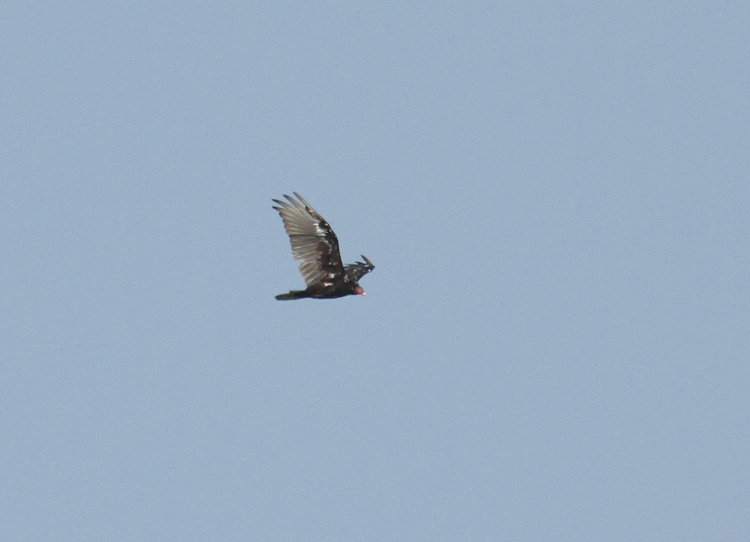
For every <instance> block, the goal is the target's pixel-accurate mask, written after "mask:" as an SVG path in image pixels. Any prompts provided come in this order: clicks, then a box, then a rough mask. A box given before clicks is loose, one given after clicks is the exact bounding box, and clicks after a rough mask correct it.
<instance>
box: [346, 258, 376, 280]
mask: <svg viewBox="0 0 750 542" xmlns="http://www.w3.org/2000/svg"><path fill="white" fill-rule="evenodd" d="M362 259H363V260H364V262H354V263H353V264H350V265H347V266H346V267H344V269H345V270H346V274H347V275H349V276H351V277H352V278H353V279H354V280H356V281H358V280H359V279H361V278H362V277H363V276H365V275H366V274H367V273H369V272H370V271H372V270H373V269H375V265H374V264H373V263H372V262H371V261H370V260H369V259H368V258H367V256H365V255H364V254H362Z"/></svg>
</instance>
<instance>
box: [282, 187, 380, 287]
mask: <svg viewBox="0 0 750 542" xmlns="http://www.w3.org/2000/svg"><path fill="white" fill-rule="evenodd" d="M294 195H295V196H297V199H294V198H292V197H289V196H287V195H286V194H284V197H285V198H286V199H287V200H289V202H288V203H287V202H286V201H281V200H277V199H275V200H273V202H274V203H276V204H277V205H274V207H273V208H274V209H276V210H277V211H278V212H279V214H280V215H281V218H282V220H283V221H284V228H285V229H286V233H287V234H288V235H289V241H290V242H291V243H292V253H293V254H294V259H295V260H302V263H301V264H299V270H300V273H302V277H303V278H304V279H305V284H307V289H305V290H291V291H290V292H289V293H288V294H279V295H277V296H276V299H301V298H303V297H317V298H318V299H329V298H334V297H343V296H345V295H354V294H359V295H365V291H364V290H363V289H362V287H361V286H360V285H359V283H358V282H357V281H358V280H359V279H361V278H362V277H363V276H364V275H366V274H367V273H369V272H370V271H372V270H373V269H375V266H374V265H373V264H372V262H371V261H370V260H368V259H367V256H364V255H363V256H362V259H363V260H364V262H355V263H353V264H351V265H346V266H345V265H344V264H343V263H341V253H340V252H339V240H338V239H337V238H336V234H335V233H333V229H331V226H330V225H329V224H328V222H326V219H325V218H323V217H322V216H320V215H319V214H318V212H317V211H316V210H315V209H313V208H312V206H311V205H310V204H309V203H307V201H305V198H303V197H302V196H300V195H299V194H297V192H294Z"/></svg>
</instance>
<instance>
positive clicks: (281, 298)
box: [276, 290, 310, 301]
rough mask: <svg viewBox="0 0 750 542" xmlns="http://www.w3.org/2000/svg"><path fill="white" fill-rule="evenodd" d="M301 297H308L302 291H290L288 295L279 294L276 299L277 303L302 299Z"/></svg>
mask: <svg viewBox="0 0 750 542" xmlns="http://www.w3.org/2000/svg"><path fill="white" fill-rule="evenodd" d="M303 297H310V296H309V295H308V294H307V292H305V291H304V290H290V291H289V293H288V294H279V295H277V296H276V299H278V300H279V301H286V300H287V299H302V298H303Z"/></svg>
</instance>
